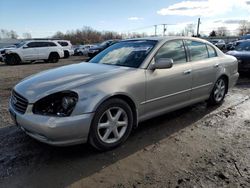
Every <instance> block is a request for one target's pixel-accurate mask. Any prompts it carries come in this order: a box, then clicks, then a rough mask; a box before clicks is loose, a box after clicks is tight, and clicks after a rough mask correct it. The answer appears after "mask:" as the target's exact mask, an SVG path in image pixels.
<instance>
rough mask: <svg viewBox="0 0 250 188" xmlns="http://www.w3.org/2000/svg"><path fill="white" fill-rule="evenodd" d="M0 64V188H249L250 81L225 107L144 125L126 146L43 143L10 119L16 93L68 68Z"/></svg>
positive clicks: (199, 108)
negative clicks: (19, 86) (46, 73)
mask: <svg viewBox="0 0 250 188" xmlns="http://www.w3.org/2000/svg"><path fill="white" fill-rule="evenodd" d="M80 61H81V59H80V58H79V57H72V58H70V59H63V60H61V61H60V62H59V63H58V64H32V65H19V66H5V65H2V66H1V65H0V86H1V88H0V100H1V103H0V104H1V108H0V111H1V114H0V126H1V127H2V128H0V187H25V188H26V187H43V188H44V187H118V188H123V187H133V188H134V187H250V157H249V156H250V142H249V141H250V109H249V107H250V79H249V78H247V77H245V78H240V80H239V82H238V84H237V86H236V87H234V88H233V89H232V90H230V92H229V93H228V94H227V96H226V100H225V102H224V103H223V105H221V106H219V107H208V106H207V105H206V103H199V104H196V105H193V106H190V107H187V108H184V109H181V110H178V111H175V112H172V113H169V114H166V115H164V116H160V117H158V118H154V119H152V120H149V121H146V122H143V123H141V124H140V125H139V128H138V129H136V130H135V131H134V132H133V133H132V135H131V136H130V137H129V139H128V141H127V142H126V143H125V144H124V145H123V146H121V147H119V148H117V149H115V150H113V151H109V152H105V153H99V152H97V151H95V150H94V149H92V148H91V147H90V146H88V145H87V144H83V145H78V146H71V147H63V148H57V147H52V146H48V145H45V144H42V143H39V142H37V141H35V140H33V139H31V138H29V137H28V136H26V135H25V134H24V133H23V132H22V131H20V130H19V129H18V128H16V127H15V126H12V122H11V121H10V119H9V116H8V113H7V99H8V97H9V93H10V89H11V88H12V87H13V86H14V85H15V84H16V83H17V82H18V81H19V80H20V79H22V78H24V77H26V76H28V75H30V74H33V73H36V72H39V71H41V70H45V69H49V68H52V67H56V66H61V65H65V64H69V63H76V62H80Z"/></svg>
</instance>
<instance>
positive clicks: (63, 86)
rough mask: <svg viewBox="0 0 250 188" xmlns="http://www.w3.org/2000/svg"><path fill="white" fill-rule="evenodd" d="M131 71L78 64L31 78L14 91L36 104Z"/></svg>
mask: <svg viewBox="0 0 250 188" xmlns="http://www.w3.org/2000/svg"><path fill="white" fill-rule="evenodd" d="M130 69H131V68H128V67H120V66H112V65H102V64H95V63H78V64H73V65H67V66H63V67H60V68H55V69H51V70H47V71H43V72H40V73H38V74H35V75H32V76H29V77H27V78H25V79H23V80H22V81H21V82H20V83H18V84H17V85H16V86H15V87H14V90H15V91H16V92H18V93H19V94H20V95H22V96H23V97H25V98H26V99H28V101H29V103H34V102H36V101H37V100H38V99H40V98H43V97H44V96H47V95H49V94H52V93H56V92H60V91H65V90H73V89H76V88H77V87H79V86H81V85H84V84H87V83H89V82H92V81H95V80H97V79H102V78H106V77H109V76H111V77H113V76H115V75H117V74H121V73H124V72H127V71H128V70H130Z"/></svg>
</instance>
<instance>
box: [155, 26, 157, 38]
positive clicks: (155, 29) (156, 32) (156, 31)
mask: <svg viewBox="0 0 250 188" xmlns="http://www.w3.org/2000/svg"><path fill="white" fill-rule="evenodd" d="M154 26H155V36H157V25H154Z"/></svg>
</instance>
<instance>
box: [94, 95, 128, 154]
mask: <svg viewBox="0 0 250 188" xmlns="http://www.w3.org/2000/svg"><path fill="white" fill-rule="evenodd" d="M118 122H119V123H118ZM132 127H133V114H132V110H131V108H130V106H129V105H128V104H127V103H126V102H125V101H123V100H121V99H116V98H114V99H110V100H108V101H106V102H104V103H103V104H101V105H100V106H99V107H98V109H97V110H96V113H95V115H94V118H93V120H92V124H91V127H90V134H89V143H90V144H91V145H92V146H93V147H95V148H96V149H97V150H100V151H107V150H111V149H113V148H115V147H117V146H119V145H121V144H122V143H124V142H125V141H126V140H127V138H128V136H129V135H130V133H131V130H132Z"/></svg>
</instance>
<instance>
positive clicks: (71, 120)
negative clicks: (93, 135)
mask: <svg viewBox="0 0 250 188" xmlns="http://www.w3.org/2000/svg"><path fill="white" fill-rule="evenodd" d="M31 109H32V105H28V108H27V110H26V113H25V114H20V113H19V112H17V111H15V109H14V108H13V107H12V105H11V104H9V111H10V112H11V115H12V117H13V116H15V117H14V121H15V122H16V124H17V126H18V127H20V128H21V129H22V130H23V131H24V132H25V133H26V134H27V135H29V136H31V137H33V138H35V139H36V140H38V141H40V142H44V143H47V144H50V145H55V146H67V145H75V144H80V143H85V142H87V140H88V134H89V129H90V125H91V121H92V118H93V115H94V113H88V114H82V115H77V116H70V117H51V116H43V115H37V114H33V113H32V110H31Z"/></svg>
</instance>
